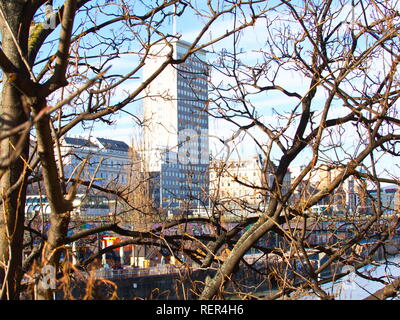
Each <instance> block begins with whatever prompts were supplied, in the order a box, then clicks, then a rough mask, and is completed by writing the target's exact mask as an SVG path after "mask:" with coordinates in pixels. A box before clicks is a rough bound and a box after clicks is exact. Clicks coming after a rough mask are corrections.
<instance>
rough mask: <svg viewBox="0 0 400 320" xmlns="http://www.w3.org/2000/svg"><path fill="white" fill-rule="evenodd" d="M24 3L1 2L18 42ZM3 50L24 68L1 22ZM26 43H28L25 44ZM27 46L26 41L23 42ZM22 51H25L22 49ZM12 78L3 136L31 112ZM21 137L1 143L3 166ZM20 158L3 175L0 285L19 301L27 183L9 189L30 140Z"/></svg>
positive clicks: (0, 106)
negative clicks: (26, 107) (24, 105)
mask: <svg viewBox="0 0 400 320" xmlns="http://www.w3.org/2000/svg"><path fill="white" fill-rule="evenodd" d="M24 4H25V1H2V2H1V3H0V6H1V9H2V11H3V13H4V14H5V16H6V17H7V20H8V25H9V28H10V29H11V31H12V32H13V34H14V36H15V38H16V39H17V41H18V40H19V39H22V40H24V39H27V36H28V33H27V30H25V29H24V28H23V26H22V27H21V24H20V21H22V16H23V7H24ZM0 23H1V25H0V28H1V36H2V50H3V52H4V54H5V55H6V57H7V58H8V59H9V60H10V62H11V63H12V64H13V65H14V67H15V68H16V69H17V70H18V69H20V68H23V61H22V59H21V57H20V55H19V53H18V49H17V47H16V45H15V42H14V40H13V38H12V36H11V34H10V32H9V29H8V27H7V26H6V25H5V24H4V21H3V19H0ZM25 42H26V41H25ZM20 43H24V41H20ZM20 49H21V50H22V51H24V50H26V48H24V47H23V46H22V47H21V46H20ZM14 80H15V79H13V78H12V77H8V76H7V75H6V74H5V73H4V72H3V89H2V96H1V98H2V99H1V101H0V121H1V124H0V126H1V131H2V132H3V133H5V132H7V131H9V130H10V129H12V128H14V127H16V126H18V125H20V124H22V123H24V122H25V121H27V120H28V119H29V112H26V110H24V108H23V103H22V100H21V98H22V94H21V91H20V90H19V89H18V88H17V87H16V85H15V83H14ZM20 138H21V136H20V135H15V136H12V137H10V138H7V139H4V140H2V141H1V143H0V153H1V158H2V161H1V162H2V163H4V162H6V161H7V159H10V158H12V156H13V155H14V154H15V152H16V150H15V148H16V146H17V145H18V142H19V141H20ZM18 151H19V153H20V156H19V157H18V158H17V159H16V160H15V161H12V162H11V163H10V164H9V166H8V167H7V168H6V169H4V170H3V171H1V172H0V175H1V178H0V192H1V197H2V205H1V208H0V284H1V288H0V289H1V291H0V292H1V297H0V298H1V299H18V298H19V283H20V278H21V276H22V273H21V267H22V244H23V233H24V212H25V207H24V203H25V195H26V183H25V182H24V183H23V184H22V185H21V186H20V187H19V188H16V190H15V191H14V192H12V193H11V194H9V195H7V193H8V190H9V189H10V188H11V187H12V186H13V185H14V184H15V183H16V182H17V181H18V179H19V178H20V177H21V175H22V174H23V172H24V170H25V169H26V168H25V164H24V160H26V159H27V158H28V154H29V139H28V136H27V137H25V141H24V142H23V143H22V145H21V149H20V150H18Z"/></svg>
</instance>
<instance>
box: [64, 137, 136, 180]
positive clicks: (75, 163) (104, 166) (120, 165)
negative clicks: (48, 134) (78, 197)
mask: <svg viewBox="0 0 400 320" xmlns="http://www.w3.org/2000/svg"><path fill="white" fill-rule="evenodd" d="M61 155H62V159H63V164H64V176H65V178H66V179H69V178H75V175H76V172H77V171H78V169H79V165H80V164H81V163H82V161H83V160H84V159H87V164H86V166H85V169H84V171H83V173H82V177H81V179H83V180H86V181H93V183H94V184H97V185H101V186H107V185H109V186H111V185H116V184H118V185H124V184H127V183H128V177H129V170H130V167H131V159H130V157H131V156H130V148H129V146H128V145H127V144H126V143H125V142H123V141H118V140H111V139H104V138H95V137H90V138H84V137H64V138H62V140H61Z"/></svg>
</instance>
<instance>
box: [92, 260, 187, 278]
mask: <svg viewBox="0 0 400 320" xmlns="http://www.w3.org/2000/svg"><path fill="white" fill-rule="evenodd" d="M182 268H184V267H179V266H175V265H169V264H166V265H162V266H156V267H148V268H129V269H117V270H115V269H99V270H95V271H94V277H95V278H103V279H114V280H119V279H127V278H134V277H141V276H149V275H162V274H172V273H179V271H180V270H182Z"/></svg>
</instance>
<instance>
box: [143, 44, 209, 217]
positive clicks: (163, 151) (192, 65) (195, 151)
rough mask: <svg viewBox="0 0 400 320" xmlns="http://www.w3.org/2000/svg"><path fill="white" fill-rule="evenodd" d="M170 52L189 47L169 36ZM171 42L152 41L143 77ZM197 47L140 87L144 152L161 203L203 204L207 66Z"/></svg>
mask: <svg viewBox="0 0 400 320" xmlns="http://www.w3.org/2000/svg"><path fill="white" fill-rule="evenodd" d="M171 44H172V47H173V51H174V52H173V56H174V58H175V59H179V58H180V57H182V55H183V54H184V53H185V51H186V50H187V49H188V47H189V44H188V43H186V42H184V41H174V42H172V43H171ZM169 51H170V47H169V46H167V45H166V44H165V43H160V44H158V45H155V46H154V47H153V48H152V50H151V52H150V54H149V56H148V58H147V60H146V64H145V66H144V69H143V75H144V78H145V79H146V78H148V77H149V76H150V75H152V74H153V72H154V71H155V70H156V69H157V68H158V67H159V66H160V65H161V64H162V63H163V62H164V61H165V59H166V55H167V54H168V53H169ZM205 57H206V52H205V51H203V50H200V51H198V52H197V53H196V54H195V55H192V56H191V57H190V58H188V59H187V60H186V61H185V62H184V63H182V64H178V65H169V66H168V67H167V68H166V69H165V70H164V71H163V72H162V73H161V74H160V75H158V76H157V77H156V78H155V79H154V80H153V81H152V82H151V84H150V85H149V86H148V87H147V88H146V90H145V97H144V99H143V106H144V119H145V125H144V149H145V150H144V157H145V162H146V170H147V171H148V172H149V173H150V175H151V176H152V177H153V179H152V180H153V182H152V190H153V192H152V193H153V195H154V196H155V197H156V199H155V200H156V201H157V202H158V203H159V205H160V207H162V208H165V209H171V210H173V211H174V210H175V209H182V210H186V209H187V210H189V211H190V210H191V209H193V208H197V207H199V206H207V205H208V183H209V182H208V167H209V145H208V113H207V103H208V101H207V100H208V85H207V80H208V66H207V64H206V63H205Z"/></svg>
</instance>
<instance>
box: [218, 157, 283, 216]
mask: <svg viewBox="0 0 400 320" xmlns="http://www.w3.org/2000/svg"><path fill="white" fill-rule="evenodd" d="M263 170H264V162H263V160H262V158H261V157H260V156H259V155H256V156H253V157H251V158H247V159H241V160H227V161H225V160H214V161H213V162H212V163H211V166H210V199H211V200H212V201H213V202H214V203H216V204H221V205H223V206H224V208H227V209H230V210H233V211H235V210H236V211H237V213H238V214H241V213H243V212H245V211H246V209H248V210H249V212H251V211H252V210H254V211H256V210H259V209H263V208H265V205H266V203H268V201H269V198H270V195H269V193H268V192H267V191H266V190H265V187H266V185H267V186H268V187H272V183H273V180H274V170H273V169H272V168H271V169H270V170H267V172H264V171H263ZM289 186H290V171H288V173H287V174H286V175H285V178H284V182H283V186H282V189H281V192H282V194H285V193H286V192H287V190H288V187H289Z"/></svg>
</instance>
